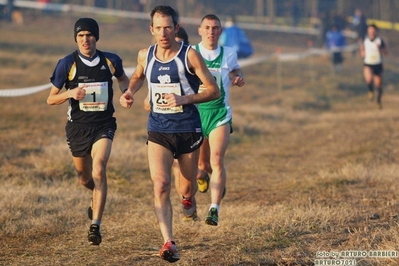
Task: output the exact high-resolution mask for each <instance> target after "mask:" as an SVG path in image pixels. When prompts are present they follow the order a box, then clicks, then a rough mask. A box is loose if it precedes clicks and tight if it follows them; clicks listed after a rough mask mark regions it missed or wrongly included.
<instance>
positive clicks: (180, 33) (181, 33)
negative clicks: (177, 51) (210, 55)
mask: <svg viewBox="0 0 399 266" xmlns="http://www.w3.org/2000/svg"><path fill="white" fill-rule="evenodd" d="M176 37H178V38H180V39H182V40H183V42H184V43H187V44H188V43H190V42H189V40H188V34H187V32H186V30H185V29H184V28H183V27H179V30H178V31H177V33H176Z"/></svg>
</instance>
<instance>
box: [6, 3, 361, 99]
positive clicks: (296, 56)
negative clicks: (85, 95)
mask: <svg viewBox="0 0 399 266" xmlns="http://www.w3.org/2000/svg"><path fill="white" fill-rule="evenodd" d="M0 4H3V5H5V4H7V0H0ZM14 5H15V6H16V7H23V8H33V9H42V10H53V11H61V12H71V11H72V12H82V13H87V12H90V13H96V14H103V15H110V16H119V17H127V18H135V19H146V20H148V19H149V15H148V14H147V13H140V12H130V11H121V10H115V9H106V8H96V7H87V6H79V5H66V4H51V3H49V4H43V3H37V2H32V1H21V0H14ZM181 21H182V23H184V24H194V25H198V24H199V23H200V20H199V19H193V18H187V17H182V18H181ZM240 26H242V28H245V29H252V30H261V31H275V32H285V33H300V34H310V35H312V34H318V31H317V30H315V29H305V28H295V27H285V26H276V25H263V24H250V23H242V24H241V23H240ZM348 37H351V36H350V35H349V36H348ZM357 48H358V45H357V44H353V45H349V46H347V47H345V48H343V49H342V51H344V52H347V51H354V50H356V49H357ZM329 53H330V52H329V51H327V50H325V49H315V48H310V49H308V50H306V51H304V52H301V53H286V54H282V53H273V54H268V55H262V56H257V57H252V58H248V59H242V60H239V64H240V65H241V67H246V66H250V65H254V64H259V63H262V62H265V61H268V60H271V59H273V58H276V59H277V60H279V61H295V60H300V59H303V58H305V57H308V56H312V55H326V54H329ZM134 69H135V68H125V72H126V75H128V76H131V75H132V74H133V72H134ZM51 86H52V84H51V83H48V84H44V85H39V86H34V87H27V88H18V89H0V97H18V96H26V95H30V94H34V93H37V92H40V91H43V90H46V89H49V88H51Z"/></svg>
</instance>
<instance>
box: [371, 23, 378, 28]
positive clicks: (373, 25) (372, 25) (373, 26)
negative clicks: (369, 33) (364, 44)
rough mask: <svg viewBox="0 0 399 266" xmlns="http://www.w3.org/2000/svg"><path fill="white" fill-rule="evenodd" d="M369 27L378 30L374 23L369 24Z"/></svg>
mask: <svg viewBox="0 0 399 266" xmlns="http://www.w3.org/2000/svg"><path fill="white" fill-rule="evenodd" d="M369 27H372V28H374V29H375V30H378V27H377V25H375V24H374V23H373V24H369Z"/></svg>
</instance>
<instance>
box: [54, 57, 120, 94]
mask: <svg viewBox="0 0 399 266" xmlns="http://www.w3.org/2000/svg"><path fill="white" fill-rule="evenodd" d="M102 53H103V54H104V56H105V58H107V59H108V60H109V61H111V63H112V65H113V66H114V68H115V73H113V74H114V76H115V77H116V78H119V77H121V76H122V75H123V73H124V70H123V64H122V59H121V58H120V57H119V56H118V55H117V54H114V53H109V52H102ZM97 55H98V54H97ZM97 55H96V56H97ZM96 56H94V57H93V58H95V57H96ZM74 63H75V58H74V56H73V53H71V54H69V55H67V56H65V57H64V58H62V59H60V60H59V61H58V63H57V66H56V67H55V70H54V72H53V75H52V76H51V78H50V82H51V83H52V84H53V85H54V86H55V87H56V88H58V89H62V88H63V87H64V85H65V83H66V82H67V80H68V74H69V71H70V70H71V67H72V65H73V64H74Z"/></svg>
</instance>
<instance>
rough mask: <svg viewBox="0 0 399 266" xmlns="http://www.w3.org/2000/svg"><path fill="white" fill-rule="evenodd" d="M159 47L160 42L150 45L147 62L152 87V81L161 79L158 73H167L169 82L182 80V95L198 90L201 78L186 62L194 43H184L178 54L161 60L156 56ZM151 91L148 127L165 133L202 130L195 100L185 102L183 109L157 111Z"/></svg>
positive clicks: (160, 74) (147, 71)
mask: <svg viewBox="0 0 399 266" xmlns="http://www.w3.org/2000/svg"><path fill="white" fill-rule="evenodd" d="M156 48H157V45H153V46H150V48H149V49H148V53H147V63H146V66H145V69H144V73H145V75H146V77H147V81H148V88H149V90H151V85H150V84H151V83H158V84H159V83H160V81H159V80H158V77H159V76H165V75H168V76H169V77H170V83H180V90H181V95H191V94H196V93H198V88H199V84H200V81H199V78H198V77H197V76H196V75H195V73H193V72H192V71H191V70H190V69H189V67H188V64H187V54H188V51H189V49H191V47H190V46H189V45H187V44H183V43H182V45H181V47H180V50H179V52H178V53H177V54H176V56H175V57H173V58H172V59H171V60H169V61H167V62H161V61H159V60H158V59H157V58H156V57H155V51H156ZM149 95H150V105H151V112H150V114H149V119H148V127H147V128H148V131H155V132H163V133H186V132H197V133H200V132H201V119H200V116H199V112H198V108H197V106H196V105H195V104H187V105H184V106H183V112H181V113H173V114H161V113H155V112H153V111H152V106H153V102H152V99H151V91H150V93H149Z"/></svg>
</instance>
